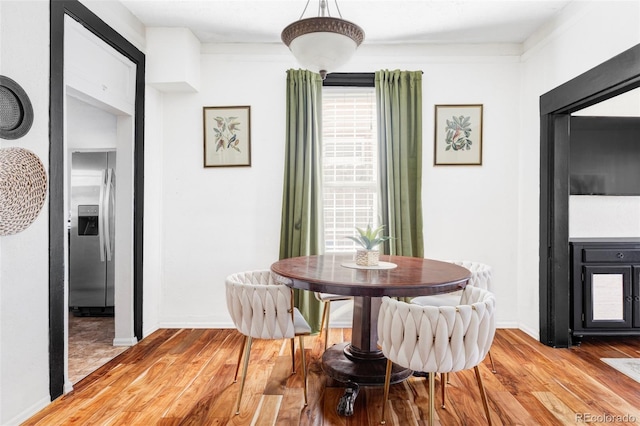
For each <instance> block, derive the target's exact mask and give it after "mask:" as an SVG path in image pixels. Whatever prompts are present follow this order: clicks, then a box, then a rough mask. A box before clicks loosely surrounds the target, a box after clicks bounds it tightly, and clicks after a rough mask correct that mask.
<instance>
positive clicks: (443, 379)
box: [440, 373, 449, 408]
mask: <svg viewBox="0 0 640 426" xmlns="http://www.w3.org/2000/svg"><path fill="white" fill-rule="evenodd" d="M448 379H449V373H440V387H441V388H442V408H445V407H444V402H445V400H446V399H445V395H446V392H447V391H446V389H447V380H448Z"/></svg>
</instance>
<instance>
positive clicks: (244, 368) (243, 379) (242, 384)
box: [236, 336, 252, 415]
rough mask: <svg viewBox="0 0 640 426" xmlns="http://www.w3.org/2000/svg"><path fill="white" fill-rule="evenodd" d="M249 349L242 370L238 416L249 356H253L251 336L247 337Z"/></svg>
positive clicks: (245, 350) (245, 353)
mask: <svg viewBox="0 0 640 426" xmlns="http://www.w3.org/2000/svg"><path fill="white" fill-rule="evenodd" d="M246 341H247V347H246V348H245V349H244V367H243V368H242V380H241V382H240V393H239V394H238V403H237V404H236V415H238V414H240V401H241V400H242V391H243V390H244V382H245V380H246V378H247V368H248V367H249V355H250V354H251V341H252V339H251V336H247V338H246Z"/></svg>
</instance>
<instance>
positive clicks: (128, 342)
mask: <svg viewBox="0 0 640 426" xmlns="http://www.w3.org/2000/svg"><path fill="white" fill-rule="evenodd" d="M136 343H138V339H136V338H135V337H120V338H116V339H113V346H133V345H135V344H136Z"/></svg>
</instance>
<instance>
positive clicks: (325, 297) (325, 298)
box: [313, 291, 353, 349]
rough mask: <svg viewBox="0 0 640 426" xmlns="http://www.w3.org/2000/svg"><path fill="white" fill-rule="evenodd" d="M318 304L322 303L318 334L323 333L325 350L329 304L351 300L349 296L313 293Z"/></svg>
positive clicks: (327, 337)
mask: <svg viewBox="0 0 640 426" xmlns="http://www.w3.org/2000/svg"><path fill="white" fill-rule="evenodd" d="M313 294H314V295H315V297H316V299H317V300H318V301H319V302H322V305H323V308H322V319H321V320H320V333H324V348H325V349H327V346H328V344H329V315H330V314H331V302H338V301H342V300H351V299H353V298H352V297H351V296H344V295H341V294H332V293H320V292H317V291H316V292H314V293H313Z"/></svg>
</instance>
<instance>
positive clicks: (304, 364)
mask: <svg viewBox="0 0 640 426" xmlns="http://www.w3.org/2000/svg"><path fill="white" fill-rule="evenodd" d="M299 339H300V357H301V358H302V380H303V382H304V405H305V406H306V405H308V403H307V360H306V357H305V354H304V336H300V337H299Z"/></svg>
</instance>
